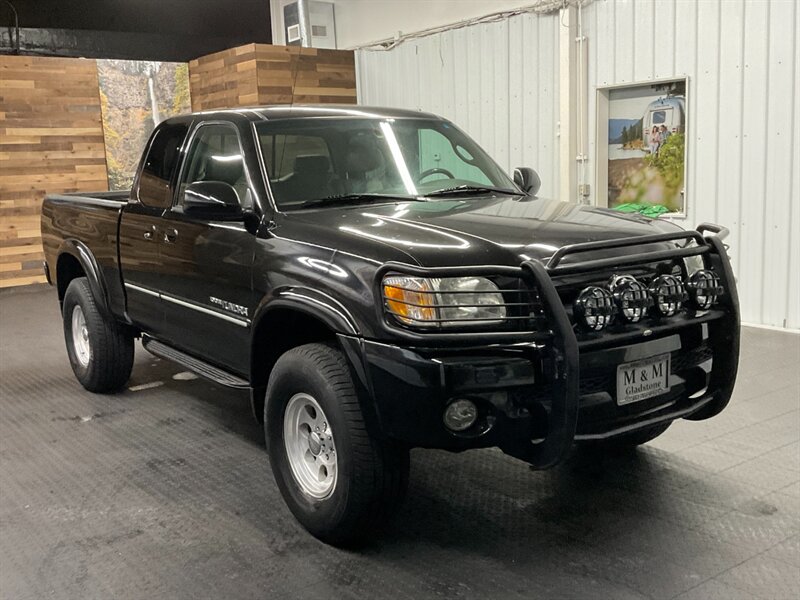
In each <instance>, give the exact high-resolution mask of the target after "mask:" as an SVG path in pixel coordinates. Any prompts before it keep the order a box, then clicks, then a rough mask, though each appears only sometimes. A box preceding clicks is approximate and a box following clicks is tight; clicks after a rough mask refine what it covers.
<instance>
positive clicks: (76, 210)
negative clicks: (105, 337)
mask: <svg viewBox="0 0 800 600" xmlns="http://www.w3.org/2000/svg"><path fill="white" fill-rule="evenodd" d="M129 197H130V191H117V192H102V191H101V192H92V193H86V192H82V193H70V194H50V195H48V196H46V197H45V199H44V203H43V204H42V245H43V247H44V255H45V263H46V272H48V273H49V278H50V280H51V281H52V282H53V283H54V284H56V285H57V286H58V287H59V292H60V294H63V291H64V290H63V289H61V286H60V285H59V283H58V279H59V271H60V270H61V271H63V270H64V269H68V268H70V266H69V265H68V264H67V262H68V261H69V260H70V259H69V258H66V259H65V261H67V262H62V263H60V262H59V260H58V257H59V256H61V255H62V253H63V252H64V250H65V249H67V248H70V249H71V251H70V252H68V254H69V255H71V256H77V257H81V259H84V260H93V261H94V262H95V263H96V267H97V272H98V273H99V274H101V277H102V280H103V283H102V284H99V285H101V286H102V287H103V288H105V289H103V290H102V293H103V294H104V295H105V297H106V300H107V302H108V306H109V307H110V308H111V309H112V311H113V312H114V313H116V314H117V315H118V316H120V315H122V313H123V311H124V291H123V288H122V282H121V278H120V269H119V254H118V247H117V239H118V234H119V221H120V215H121V214H122V208H123V207H124V206H125V205H126V204H127V202H128V198H129ZM84 270H86V269H84Z"/></svg>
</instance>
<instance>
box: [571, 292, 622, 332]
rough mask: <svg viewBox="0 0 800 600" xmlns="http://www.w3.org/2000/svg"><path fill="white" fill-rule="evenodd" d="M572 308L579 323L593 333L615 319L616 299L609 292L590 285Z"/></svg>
mask: <svg viewBox="0 0 800 600" xmlns="http://www.w3.org/2000/svg"><path fill="white" fill-rule="evenodd" d="M572 308H573V311H574V312H575V318H576V319H577V320H578V323H580V324H581V325H582V326H583V327H585V328H586V329H589V330H591V331H600V330H601V329H605V328H606V327H608V325H609V324H610V323H611V319H612V318H613V317H614V298H613V296H611V292H609V291H608V290H606V289H604V288H601V287H598V286H596V285H590V286H589V287H587V288H586V289H584V290H583V291H582V292H581V293H580V294H578V297H577V298H576V299H575V303H574V304H573V306H572Z"/></svg>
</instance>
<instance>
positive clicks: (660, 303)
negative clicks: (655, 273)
mask: <svg viewBox="0 0 800 600" xmlns="http://www.w3.org/2000/svg"><path fill="white" fill-rule="evenodd" d="M650 295H651V296H652V297H653V310H654V311H655V313H656V314H657V315H659V316H662V317H671V316H672V315H674V314H675V313H677V312H678V311H679V310H680V309H681V304H683V301H684V300H685V299H686V290H684V289H683V283H681V280H680V279H678V278H677V277H675V276H674V275H660V276H659V277H656V278H655V279H653V281H652V282H651V283H650Z"/></svg>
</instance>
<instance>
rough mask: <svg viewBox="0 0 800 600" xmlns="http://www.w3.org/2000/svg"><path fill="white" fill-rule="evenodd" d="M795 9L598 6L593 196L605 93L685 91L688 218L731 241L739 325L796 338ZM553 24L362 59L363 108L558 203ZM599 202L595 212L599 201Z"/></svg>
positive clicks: (514, 27)
mask: <svg viewBox="0 0 800 600" xmlns="http://www.w3.org/2000/svg"><path fill="white" fill-rule="evenodd" d="M798 4H799V3H797V2H794V1H793V0H700V1H694V0H657V1H655V0H595V1H594V2H592V3H590V4H588V5H587V6H586V7H585V8H584V9H583V26H584V35H585V36H587V43H588V48H589V50H588V74H587V78H586V79H587V85H588V90H589V94H588V98H587V105H588V114H587V115H586V117H587V120H588V126H587V136H588V148H587V149H588V153H589V162H588V165H587V167H588V168H587V171H588V172H587V182H588V183H590V184H592V186H593V187H594V183H595V177H594V175H595V173H594V171H595V169H596V164H595V158H594V157H595V156H596V150H597V144H598V143H604V139H602V138H603V136H601V139H599V140H598V139H597V137H598V136H597V122H596V90H597V88H598V87H604V86H611V85H618V84H625V83H632V82H646V81H648V80H651V79H664V78H672V77H683V76H687V77H688V78H689V90H688V96H689V97H688V106H687V110H688V119H689V131H688V134H687V144H688V150H687V151H688V157H687V180H686V197H687V218H686V219H685V220H684V221H680V224H681V225H684V226H686V227H694V226H695V225H696V224H697V223H699V222H701V221H715V222H719V223H722V224H723V225H726V226H727V227H730V228H731V231H732V234H731V237H730V239H729V243H730V245H731V250H730V251H731V257H732V260H733V264H734V269H735V271H736V273H737V276H738V279H739V289H740V296H741V303H742V317H743V320H744V321H746V322H749V323H762V324H765V325H775V326H778V327H791V328H800V175H798V172H800V150H799V149H798V140H800V101H799V100H798V99H800V89H798V86H800V82H799V81H798V80H799V78H800V77H799V75H798V72H799V71H800V47H799V46H800V44H798V41H797V35H798V31H800V6H798ZM558 32H559V21H558V17H557V16H556V15H544V16H536V15H533V14H528V15H523V16H517V17H513V18H511V19H509V20H507V21H505V22H501V23H491V24H484V25H480V26H474V27H469V28H464V29H459V30H454V31H449V32H445V33H441V34H438V35H435V36H431V37H428V38H422V39H420V40H416V41H410V42H406V43H404V44H401V45H400V46H398V47H397V48H395V49H394V50H391V51H387V52H381V51H378V52H376V51H359V52H358V55H357V60H358V72H359V100H360V102H361V103H362V104H376V105H385V106H400V107H405V108H414V109H421V110H429V111H432V112H436V113H439V114H441V115H443V116H445V117H447V118H450V119H452V120H453V121H454V122H455V123H457V124H458V125H459V126H461V127H462V128H464V129H465V130H466V131H467V132H469V134H470V135H472V136H473V137H475V138H476V139H477V140H478V142H479V143H480V144H481V145H482V146H484V147H485V148H486V149H487V150H488V151H489V152H490V153H491V154H492V155H493V156H495V157H496V158H498V161H499V162H500V164H501V165H502V166H503V167H505V168H507V169H509V171H510V170H511V169H512V168H513V167H515V166H519V165H526V166H532V167H534V168H535V169H537V170H538V171H539V173H540V175H541V177H542V182H543V184H542V195H546V196H554V195H555V194H556V193H557V191H558V189H559V182H558V176H559V165H558V118H559V117H558V106H559V105H558V101H559V98H558V78H559V72H558V68H559V63H558ZM595 191H596V190H594V189H592V195H591V197H590V200H592V201H593V200H594V192H595Z"/></svg>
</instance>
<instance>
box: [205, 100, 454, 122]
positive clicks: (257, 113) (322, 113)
mask: <svg viewBox="0 0 800 600" xmlns="http://www.w3.org/2000/svg"><path fill="white" fill-rule="evenodd" d="M194 114H195V116H202V117H204V118H206V119H214V118H224V117H225V116H226V115H231V114H236V115H240V116H242V117H246V118H249V119H250V120H252V121H271V120H278V119H307V118H314V117H350V118H372V119H409V118H410V119H441V117H439V116H438V115H434V114H431V113H425V112H421V111H416V110H405V109H401V108H383V107H376V106H354V105H350V104H295V105H293V106H288V105H276V106H250V107H243V108H230V109H220V110H209V111H203V112H198V113H194Z"/></svg>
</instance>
